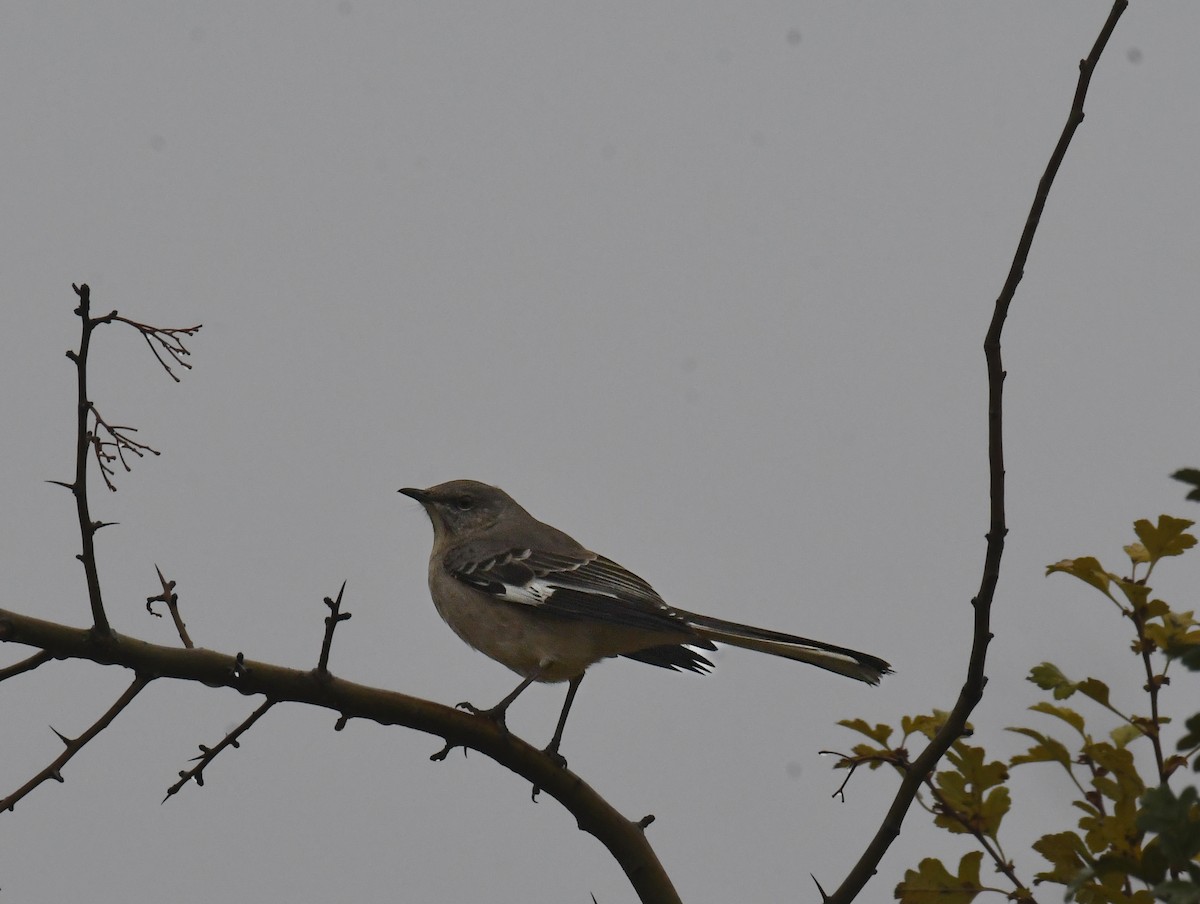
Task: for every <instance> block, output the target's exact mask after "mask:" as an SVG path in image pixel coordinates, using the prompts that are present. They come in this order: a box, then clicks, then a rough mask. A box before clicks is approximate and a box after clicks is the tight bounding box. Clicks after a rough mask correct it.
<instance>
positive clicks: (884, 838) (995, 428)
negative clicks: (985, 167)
mask: <svg viewBox="0 0 1200 904" xmlns="http://www.w3.org/2000/svg"><path fill="white" fill-rule="evenodd" d="M1128 5H1129V2H1128V0H1116V2H1115V3H1114V4H1113V7H1112V10H1111V11H1110V12H1109V14H1108V19H1107V20H1106V21H1105V23H1104V26H1103V27H1102V28H1101V29H1100V35H1099V37H1097V38H1096V42H1095V44H1093V45H1092V50H1091V52H1090V53H1089V54H1088V56H1087V59H1084V60H1081V61H1080V63H1079V81H1078V83H1077V85H1076V88H1075V97H1074V100H1073V101H1072V103H1071V111H1070V113H1069V114H1068V115H1067V124H1066V125H1065V126H1064V127H1063V131H1062V135H1060V136H1059V139H1058V144H1056V145H1055V147H1054V151H1053V153H1052V154H1051V155H1050V162H1049V163H1048V164H1047V165H1046V171H1045V172H1044V173H1043V174H1042V178H1041V181H1040V182H1039V183H1038V188H1037V192H1036V194H1035V195H1034V198H1033V205H1032V207H1031V208H1030V210H1029V216H1028V217H1027V218H1026V220H1025V228H1024V229H1023V230H1022V232H1021V238H1020V241H1019V242H1018V243H1017V251H1016V254H1015V255H1014V256H1013V261H1012V265H1011V266H1010V267H1009V270H1008V277H1007V279H1005V281H1004V287H1003V289H1001V291H1000V296H999V297H998V298H997V299H996V305H995V308H994V310H993V313H992V322H991V325H990V326H989V327H988V331H987V337H986V338H985V339H984V343H983V351H984V355H985V357H986V359H987V375H988V471H989V475H990V476H989V491H990V497H991V514H990V517H989V521H988V532H987V550H986V552H985V553H984V559H983V577H982V579H981V581H980V587H979V593H978V594H977V595H976V596H975V598H974V599H972V600H971V605H972V606H974V607H975V626H974V631H973V640H972V644H971V659H970V662H969V664H968V665H967V679H966V681H965V682H964V683H963V686H962V690H961V691H960V692H959V695H958V701H957V702H956V703H955V704H954V709H953V710H951V712H950V715H949V717H948V718H947V719H946V724H945V725H944V726H942V729H941V730H940V731H939V732H938V733H937V735H936V736H935V737H934V739H933V740H932V741H931V742H930V743H929V746H928V747H926V748H925V749H924V750H923V751H922V752H921V755H920V756H918V757H917V758H916V759H915V760H913V763H912V767H911V768H910V770H909V771H908V773H907V774H906V775H905V776H904V779H903V780H902V781H901V782H900V787H899V788H898V789H897V791H896V796H895V798H893V800H892V805H891V807H890V808H889V809H888V812H887V814H886V815H885V816H884V819H883V822H882V824H881V825H880V826H879V830H878V831H877V832H876V833H875V837H874V838H872V839H871V843H870V844H868V845H867V849H866V850H865V851H863V854H862V856H861V857H860V858H859V860H858V862H857V863H856V864H855V865H854V867H853V868H852V869H851V870H850V873H849V874H848V875H847V876H846V878H845V880H844V881H843V882H842V884H841V886H839V887H838V889H837V890H836V891H835V892H834V893H833V894H832V895H830V896H829V897H828V898H827V900H828V901H829V902H832V904H848V902H850V901H853V900H854V898H855V897H856V896H857V895H858V893H859V892H860V891H861V890H862V889H863V887H864V886H865V885H866V884H867V882H868V881H869V880H870V878H871V877H872V876H873V875H875V870H876V868H877V867H878V866H879V861H880V860H882V859H883V855H884V853H885V852H886V851H887V849H888V848H889V847H890V846H891V844H892V842H893V841H895V839H896V836H898V835H899V834H900V826H901V824H902V823H903V822H904V816H905V814H906V813H907V812H908V808H909V806H911V804H912V802H913V799H914V798H915V797H916V794H917V791H918V790H920V787H921V784H922V782H924V781H925V779H926V777H927V776H929V775H931V774H932V773H933V770H934V768H935V767H936V766H937V763H938V760H940V759H941V758H942V756H943V754H945V752H946V751H947V750H949V749H950V746H951V745H952V744H953V743H954V742H955V741H956V740H958V739H959V738H960V737H962V736H963V733H964V731H965V729H966V726H967V718H968V717H969V716H970V715H971V711H972V710H974V709H975V706H976V704H977V703H978V702H979V700H980V699H981V698H982V697H983V688H984V685H985V684H986V683H987V678H986V676H985V675H984V666H985V664H986V662H987V648H988V644H989V643H990V642H991V640H992V632H991V609H992V600H993V598H994V597H995V594H996V583H997V581H998V580H999V578H1000V559H1001V557H1002V556H1003V554H1004V538H1005V535H1006V534H1007V533H1008V525H1007V522H1006V520H1005V514H1004V434H1003V429H1002V428H1003V418H1002V413H1003V398H1004V376H1005V374H1004V365H1003V362H1002V360H1001V357H1000V334H1001V333H1002V332H1003V330H1004V322H1005V320H1006V319H1007V317H1008V309H1009V306H1010V305H1011V304H1012V300H1013V297H1014V296H1015V295H1016V293H1017V286H1018V285H1019V284H1020V282H1021V278H1022V277H1023V276H1024V275H1025V262H1026V260H1028V258H1029V249H1030V248H1031V247H1032V246H1033V237H1034V235H1035V233H1036V232H1037V227H1038V223H1039V222H1040V221H1041V218H1042V211H1043V210H1044V209H1045V207H1046V199H1047V198H1048V197H1049V195H1050V187H1051V186H1052V185H1053V184H1054V177H1055V176H1056V175H1057V173H1058V169H1059V166H1060V165H1061V164H1062V161H1063V158H1064V157H1065V156H1066V153H1067V147H1068V146H1069V145H1070V144H1071V138H1072V136H1073V135H1074V134H1075V130H1076V129H1077V128H1078V127H1079V124H1080V123H1081V122H1083V102H1084V100H1085V99H1086V98H1087V92H1088V85H1089V84H1090V83H1091V79H1092V72H1093V71H1094V70H1095V68H1096V64H1097V63H1098V62H1099V60H1100V55H1101V54H1102V53H1103V52H1104V48H1105V46H1106V45H1107V44H1108V39H1109V37H1110V36H1111V35H1112V33H1113V29H1114V28H1116V26H1117V21H1118V20H1119V19H1120V18H1121V14H1122V13H1124V12H1125V8H1126V7H1127V6H1128Z"/></svg>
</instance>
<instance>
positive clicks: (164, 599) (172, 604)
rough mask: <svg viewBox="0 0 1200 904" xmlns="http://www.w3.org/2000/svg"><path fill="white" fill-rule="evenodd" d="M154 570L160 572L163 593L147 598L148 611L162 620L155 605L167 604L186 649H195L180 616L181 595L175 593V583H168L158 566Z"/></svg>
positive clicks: (159, 578) (159, 577)
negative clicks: (155, 609)
mask: <svg viewBox="0 0 1200 904" xmlns="http://www.w3.org/2000/svg"><path fill="white" fill-rule="evenodd" d="M154 570H155V571H156V572H158V580H159V582H160V583H161V584H162V592H161V593H158V594H156V595H154V596H148V597H146V611H147V612H149V613H150V614H151V615H153V616H154V617H155V618H162V613H161V612H155V611H154V604H155V603H166V604H167V611H169V612H170V613H171V619H172V621H174V622H175V630H176V631H178V632H179V639H180V640H181V641H183V646H184V648H185V649H188V650H191V649H193V648H194V647H195V644H193V643H192V639H191V637H189V636H188V632H187V625H185V624H184V623H183V617H182V616H181V615H180V614H179V594H177V593H175V582H174V581H168V580H167V579H166V578H165V577H163V573H162V569H161V568H159V567H158V566H157V565H155V566H154Z"/></svg>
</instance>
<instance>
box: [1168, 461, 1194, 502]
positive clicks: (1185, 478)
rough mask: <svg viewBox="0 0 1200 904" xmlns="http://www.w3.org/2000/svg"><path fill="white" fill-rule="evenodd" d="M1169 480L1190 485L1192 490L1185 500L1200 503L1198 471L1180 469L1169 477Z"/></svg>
mask: <svg viewBox="0 0 1200 904" xmlns="http://www.w3.org/2000/svg"><path fill="white" fill-rule="evenodd" d="M1171 478H1172V479H1173V480H1178V481H1181V482H1182V483H1187V484H1191V486H1192V489H1191V491H1190V492H1189V493H1188V494H1187V497H1186V498H1188V499H1190V500H1192V502H1200V469H1197V468H1180V469H1179V470H1178V471H1176V472H1175V473H1174V474H1172V475H1171Z"/></svg>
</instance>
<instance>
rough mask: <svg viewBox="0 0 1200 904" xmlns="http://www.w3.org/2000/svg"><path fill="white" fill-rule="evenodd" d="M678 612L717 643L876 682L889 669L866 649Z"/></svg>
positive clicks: (690, 624) (889, 667)
mask: <svg viewBox="0 0 1200 904" xmlns="http://www.w3.org/2000/svg"><path fill="white" fill-rule="evenodd" d="M680 614H681V615H683V616H684V618H686V619H687V623H688V625H689V626H690V627H692V628H694V629H695V630H696V631H697V633H699V634H700V635H701V636H703V637H706V638H708V639H709V640H714V641H716V642H717V643H727V644H731V645H733V646H735V647H744V648H745V649H747V650H757V651H758V652H760V653H770V654H771V655H772V656H782V657H784V658H785V659H795V660H796V661H797V662H807V663H810V664H811V665H815V666H817V667H818V668H822V669H828V670H829V671H831V672H837V673H838V674H839V675H848V676H849V677H851V678H857V679H858V680H859V681H865V682H867V684H878V683H879V679H880V678H882V677H883V676H884V675H886V674H887V673H888V672H890V671H891V670H892V667H891V666H890V665H888V663H886V662H885V661H884V660H882V659H880V658H879V657H878V656H872V655H871V654H869V653H860V652H858V651H857V650H850V649H847V648H846V647H835V646H834V645H833V644H829V643H822V642H821V641H819V640H809V639H808V638H807V637H796V636H795V635H794V634H783V633H781V632H779V631H767V630H766V629H764V628H755V627H752V626H751V625H739V624H738V623H737V622H729V621H723V620H722V619H719V618H711V617H710V616H707V615H695V614H693V613H691V612H688V613H682V612H681V613H680Z"/></svg>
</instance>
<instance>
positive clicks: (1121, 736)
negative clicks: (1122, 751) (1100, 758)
mask: <svg viewBox="0 0 1200 904" xmlns="http://www.w3.org/2000/svg"><path fill="white" fill-rule="evenodd" d="M1143 735H1144V732H1143V731H1142V730H1141V729H1140V728H1138V727H1137V726H1136V725H1130V724H1129V723H1128V722H1122V723H1121V724H1120V725H1118V726H1117V727H1116V728H1114V729H1113V730H1112V731H1110V732H1109V733H1108V736H1109V737H1110V738H1112V741H1113V743H1114V744H1116V745H1117V746H1118V747H1125V746H1127V745H1128V744H1129V743H1130V742H1131V741H1136V740H1137V739H1138V738H1140V737H1143Z"/></svg>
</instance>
